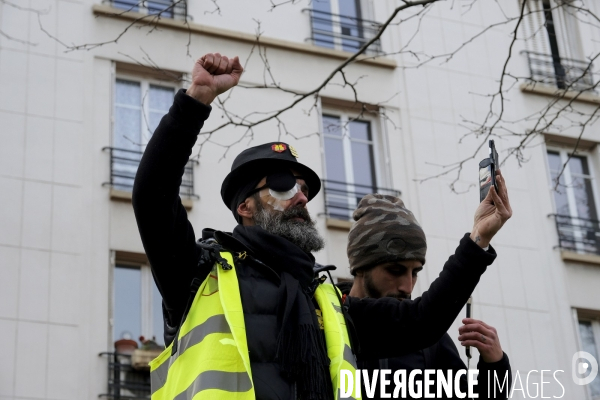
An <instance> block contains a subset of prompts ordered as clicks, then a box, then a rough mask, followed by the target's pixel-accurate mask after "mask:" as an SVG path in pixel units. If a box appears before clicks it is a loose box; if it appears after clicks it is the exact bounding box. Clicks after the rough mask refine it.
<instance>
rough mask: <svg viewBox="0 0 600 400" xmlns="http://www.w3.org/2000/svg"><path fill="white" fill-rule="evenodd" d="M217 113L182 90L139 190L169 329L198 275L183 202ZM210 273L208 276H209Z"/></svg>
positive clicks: (142, 223) (153, 143) (142, 225)
mask: <svg viewBox="0 0 600 400" xmlns="http://www.w3.org/2000/svg"><path fill="white" fill-rule="evenodd" d="M210 111H211V107H210V106H206V105H204V104H202V103H200V102H198V101H196V100H195V99H193V98H192V97H190V96H188V95H186V94H185V91H184V90H180V91H179V92H177V94H176V95H175V99H174V102H173V105H172V106H171V108H170V109H169V113H168V114H167V115H165V116H164V117H163V118H162V120H161V121H160V124H159V125H158V128H156V131H155V132H154V134H153V135H152V138H151V139H150V141H149V142H148V145H147V147H146V151H145V152H144V155H143V157H142V160H141V161H140V166H139V168H138V171H137V175H136V177H135V182H134V185H133V194H132V195H133V198H132V203H133V210H134V212H135V218H136V220H137V224H138V229H139V231H140V236H141V238H142V243H143V245H144V249H145V251H146V254H147V256H148V260H149V261H150V265H151V266H152V274H153V276H154V280H155V282H156V285H157V286H158V290H159V291H160V293H161V295H162V296H163V307H164V308H165V310H166V312H167V315H168V317H169V320H170V321H169V324H170V325H176V324H179V322H180V319H181V315H182V314H183V310H184V309H185V305H186V303H187V299H188V297H189V287H190V282H191V281H192V279H193V277H194V276H197V275H198V271H197V270H196V267H197V264H198V254H197V250H196V244H195V243H196V236H195V234H194V229H193V228H192V225H191V224H190V222H189V221H188V218H187V212H186V211H185V208H184V207H183V205H182V204H181V199H180V198H179V186H180V185H181V179H182V176H183V171H184V167H185V165H186V163H187V161H188V159H189V157H190V155H191V153H192V147H193V146H194V144H195V143H196V139H197V137H198V133H199V132H200V128H201V127H202V125H203V124H204V121H205V120H206V119H207V118H208V116H209V114H210ZM208 272H209V270H208V269H207V271H206V273H207V274H208Z"/></svg>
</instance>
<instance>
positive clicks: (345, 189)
mask: <svg viewBox="0 0 600 400" xmlns="http://www.w3.org/2000/svg"><path fill="white" fill-rule="evenodd" d="M322 182H323V193H324V194H325V215H326V216H327V218H330V219H334V220H341V221H351V220H352V214H353V213H354V210H356V207H357V206H358V203H359V202H360V200H361V199H362V198H363V197H365V195H367V194H370V193H379V194H388V195H392V196H397V197H398V196H400V191H399V190H396V189H387V188H381V187H376V186H370V185H359V184H356V183H348V182H340V181H332V180H323V181H322Z"/></svg>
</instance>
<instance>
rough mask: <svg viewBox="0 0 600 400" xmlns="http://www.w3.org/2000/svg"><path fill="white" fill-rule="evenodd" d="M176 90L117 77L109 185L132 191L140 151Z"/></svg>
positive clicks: (140, 155) (168, 105) (167, 107)
mask: <svg viewBox="0 0 600 400" xmlns="http://www.w3.org/2000/svg"><path fill="white" fill-rule="evenodd" d="M174 95H175V87H173V86H165V85H164V83H163V84H156V83H151V82H150V81H148V80H133V79H129V78H127V79H125V78H118V79H116V81H115V91H114V118H113V147H112V148H111V158H112V160H111V185H112V187H113V188H114V189H117V190H122V191H131V189H132V188H133V180H134V178H135V174H136V172H137V168H138V165H139V163H140V160H141V158H142V154H143V151H144V149H145V147H146V144H147V143H148V140H150V137H151V136H152V133H153V132H154V130H155V129H156V127H157V126H158V123H159V122H160V119H161V118H162V117H163V115H165V114H166V113H167V112H168V111H169V107H170V106H171V104H172V103H173V96H174Z"/></svg>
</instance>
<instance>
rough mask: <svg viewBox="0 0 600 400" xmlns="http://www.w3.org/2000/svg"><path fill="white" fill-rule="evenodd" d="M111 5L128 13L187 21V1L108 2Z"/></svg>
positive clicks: (129, 0) (124, 0) (131, 0)
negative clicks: (133, 12)
mask: <svg viewBox="0 0 600 400" xmlns="http://www.w3.org/2000/svg"><path fill="white" fill-rule="evenodd" d="M107 2H108V3H109V4H110V5H112V6H113V7H115V8H120V9H122V10H126V11H135V12H141V13H144V14H149V15H159V14H160V16H161V17H163V18H173V19H182V20H186V19H187V18H188V15H187V1H186V0H108V1H107Z"/></svg>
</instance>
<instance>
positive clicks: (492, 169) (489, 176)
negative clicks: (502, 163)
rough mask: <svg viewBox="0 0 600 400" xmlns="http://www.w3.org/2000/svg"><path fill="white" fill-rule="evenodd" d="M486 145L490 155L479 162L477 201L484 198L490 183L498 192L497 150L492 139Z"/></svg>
mask: <svg viewBox="0 0 600 400" xmlns="http://www.w3.org/2000/svg"><path fill="white" fill-rule="evenodd" d="M488 146H489V154H490V156H489V157H488V158H486V159H483V160H481V162H480V163H479V202H482V201H483V199H485V197H486V196H487V194H488V192H489V191H490V187H492V185H494V188H495V189H496V193H498V184H497V183H496V169H497V168H498V152H497V151H496V146H495V144H494V141H493V140H490V141H489V142H488Z"/></svg>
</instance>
